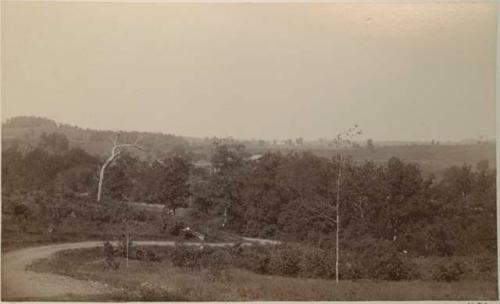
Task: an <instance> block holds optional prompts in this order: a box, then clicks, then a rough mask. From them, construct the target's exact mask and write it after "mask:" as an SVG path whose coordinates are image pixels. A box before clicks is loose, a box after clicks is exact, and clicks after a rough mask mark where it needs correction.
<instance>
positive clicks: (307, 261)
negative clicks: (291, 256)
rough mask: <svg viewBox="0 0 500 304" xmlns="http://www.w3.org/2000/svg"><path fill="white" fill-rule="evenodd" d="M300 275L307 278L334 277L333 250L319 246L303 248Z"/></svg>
mask: <svg viewBox="0 0 500 304" xmlns="http://www.w3.org/2000/svg"><path fill="white" fill-rule="evenodd" d="M300 268H301V273H300V275H301V276H304V277H307V278H325V279H326V278H333V277H335V252H334V251H330V250H324V249H320V248H307V249H303V256H302V261H301V264H300Z"/></svg>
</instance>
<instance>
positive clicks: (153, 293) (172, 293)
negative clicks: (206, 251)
mask: <svg viewBox="0 0 500 304" xmlns="http://www.w3.org/2000/svg"><path fill="white" fill-rule="evenodd" d="M101 250H102V249H99V248H95V249H85V250H75V251H66V252H60V253H58V254H56V255H55V256H53V258H50V259H46V260H40V261H38V262H36V263H35V264H33V265H32V266H31V269H32V270H35V271H38V272H51V273H57V274H61V275H68V276H71V277H75V278H78V279H85V280H94V281H98V282H101V283H107V284H108V285H110V286H112V287H115V288H118V289H119V290H121V291H120V292H115V293H114V294H109V295H100V296H96V297H95V298H92V297H90V298H82V297H76V298H74V297H71V296H69V297H68V298H61V299H57V300H81V301H85V300H99V299H101V300H102V299H107V300H128V301H139V300H143V301H144V300H177V301H240V300H241V301H244V300H260V301H265V300H268V301H273V300H295V301H301V300H308V301H313V300H314V301H334V300H343V301H361V300H379V301H382V300H387V301H389V300H472V299H473V300H495V299H497V297H498V295H497V292H496V288H497V285H496V282H494V281H460V282H450V283H448V282H424V281H410V282H389V281H379V282H375V281H356V282H353V281H342V282H341V283H340V285H336V284H335V282H334V281H332V280H320V279H303V278H291V277H280V276H269V275H259V274H255V273H252V272H250V271H246V270H241V269H236V268H231V269H228V270H227V271H226V272H225V273H224V274H223V275H221V276H220V277H219V278H218V279H213V278H212V277H211V276H210V272H208V271H205V270H203V271H190V270H186V269H180V268H177V267H173V266H172V265H171V264H170V263H168V261H163V262H149V263H147V262H141V261H136V260H131V261H130V262H129V267H128V268H126V267H125V266H124V265H125V260H124V259H120V260H119V261H120V263H121V265H122V266H121V267H120V269H119V270H116V271H103V260H102V259H103V257H102V252H101ZM48 300H51V299H48ZM52 300H54V299H52Z"/></svg>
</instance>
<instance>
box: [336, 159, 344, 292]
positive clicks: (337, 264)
mask: <svg viewBox="0 0 500 304" xmlns="http://www.w3.org/2000/svg"><path fill="white" fill-rule="evenodd" d="M341 179H342V155H340V156H339V173H338V176H337V203H336V205H337V212H336V214H337V219H336V224H337V229H336V233H335V251H336V252H335V282H336V283H337V284H338V283H339V230H340V208H339V205H340V183H341Z"/></svg>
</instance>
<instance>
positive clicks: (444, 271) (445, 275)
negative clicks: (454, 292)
mask: <svg viewBox="0 0 500 304" xmlns="http://www.w3.org/2000/svg"><path fill="white" fill-rule="evenodd" d="M464 273H465V266H464V265H463V264H462V263H460V262H457V261H449V262H445V263H443V264H441V265H439V268H437V269H436V270H435V272H434V273H433V278H434V280H436V281H446V282H453V281H458V280H459V279H461V278H462V276H463V275H464Z"/></svg>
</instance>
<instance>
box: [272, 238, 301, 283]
mask: <svg viewBox="0 0 500 304" xmlns="http://www.w3.org/2000/svg"><path fill="white" fill-rule="evenodd" d="M301 260H302V252H301V250H300V249H299V248H298V247H297V246H291V245H282V246H279V247H277V248H274V249H273V250H272V251H271V256H270V260H269V270H270V272H271V273H272V274H278V275H285V276H295V275H297V274H298V273H299V272H300V262H301Z"/></svg>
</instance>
